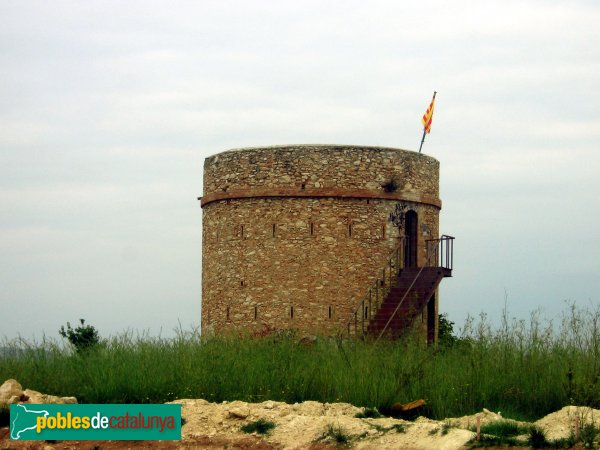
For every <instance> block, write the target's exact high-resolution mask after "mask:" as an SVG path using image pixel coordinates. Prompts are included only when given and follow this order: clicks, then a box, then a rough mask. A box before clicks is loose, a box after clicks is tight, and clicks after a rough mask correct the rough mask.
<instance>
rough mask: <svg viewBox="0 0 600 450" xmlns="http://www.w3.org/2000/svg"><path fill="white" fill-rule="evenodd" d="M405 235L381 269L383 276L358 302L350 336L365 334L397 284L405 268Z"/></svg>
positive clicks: (352, 319) (349, 329)
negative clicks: (372, 319)
mask: <svg viewBox="0 0 600 450" xmlns="http://www.w3.org/2000/svg"><path fill="white" fill-rule="evenodd" d="M405 239H406V238H405V237H401V238H400V242H399V244H398V246H397V247H396V248H395V249H394V250H393V251H392V254H391V255H390V257H389V258H388V259H387V261H386V264H385V266H384V267H383V269H381V272H380V273H381V277H377V279H376V280H375V281H374V282H373V283H372V284H371V286H369V289H368V290H367V293H366V294H365V296H364V297H363V298H362V299H361V300H360V301H359V302H358V305H357V307H356V309H355V310H354V312H353V313H352V317H351V318H350V321H349V322H348V336H356V335H358V334H359V332H360V333H361V334H362V335H364V334H365V332H366V327H367V325H368V323H369V322H370V320H371V318H372V317H375V314H377V310H378V309H379V307H380V306H381V304H382V303H383V300H384V299H385V298H386V296H387V295H388V293H389V292H390V289H392V287H393V286H394V285H395V284H396V281H397V279H398V275H399V274H400V271H401V270H402V269H403V268H404V247H405V245H404V243H405Z"/></svg>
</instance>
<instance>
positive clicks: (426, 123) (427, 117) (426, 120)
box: [421, 92, 436, 133]
mask: <svg viewBox="0 0 600 450" xmlns="http://www.w3.org/2000/svg"><path fill="white" fill-rule="evenodd" d="M435 94H436V92H434V93H433V98H432V99H431V103H430V104H429V108H427V111H425V114H423V118H422V119H421V122H422V123H423V128H424V129H425V133H429V132H430V131H431V121H432V120H433V107H434V106H435Z"/></svg>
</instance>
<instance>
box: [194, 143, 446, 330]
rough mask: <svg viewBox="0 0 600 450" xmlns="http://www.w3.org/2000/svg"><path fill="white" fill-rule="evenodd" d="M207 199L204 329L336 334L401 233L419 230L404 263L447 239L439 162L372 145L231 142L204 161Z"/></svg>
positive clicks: (416, 262) (414, 261)
mask: <svg viewBox="0 0 600 450" xmlns="http://www.w3.org/2000/svg"><path fill="white" fill-rule="evenodd" d="M201 206H202V208H203V234H202V239H203V241H202V333H203V334H206V333H209V334H210V333H216V334H220V333H224V332H226V331H228V330H234V329H248V330H253V329H261V328H263V327H265V326H266V327H269V328H275V329H287V328H293V329H298V330H302V331H303V332H307V333H314V334H334V333H337V332H338V331H340V330H343V329H344V327H345V326H346V325H347V323H348V321H349V320H350V318H351V315H352V314H353V312H354V310H355V309H356V306H357V302H358V301H359V300H360V299H361V297H363V296H364V295H365V292H366V291H367V289H368V288H369V286H370V285H371V284H372V283H373V281H374V280H375V279H376V278H377V276H378V274H379V273H380V269H381V267H382V265H384V264H385V262H386V260H387V259H388V258H389V256H390V254H391V252H392V251H393V250H394V249H395V248H396V247H397V246H398V245H400V244H399V242H400V236H405V235H409V236H411V235H412V236H411V248H412V249H413V250H411V251H409V252H408V253H407V254H406V255H405V258H407V260H406V262H405V264H407V265H411V264H412V265H420V264H422V263H423V262H424V260H425V242H426V240H427V239H435V238H437V237H438V224H439V219H438V217H439V211H440V208H441V201H440V199H439V163H438V161H437V160H435V159H434V158H431V157H429V156H426V155H423V154H419V153H416V152H412V151H406V150H399V149H393V148H380V147H364V146H345V145H289V146H275V147H261V148H245V149H239V150H238V149H236V150H230V151H226V152H223V153H219V154H217V155H214V156H211V157H208V158H206V160H205V163H204V193H203V196H202V198H201ZM399 213H400V214H401V215H402V220H401V221H398V220H397V218H398V214H399ZM435 303H436V307H435V308H434V309H429V311H430V313H431V312H433V311H435V314H436V317H437V298H436V299H435ZM422 320H423V319H422Z"/></svg>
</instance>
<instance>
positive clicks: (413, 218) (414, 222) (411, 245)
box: [404, 211, 419, 267]
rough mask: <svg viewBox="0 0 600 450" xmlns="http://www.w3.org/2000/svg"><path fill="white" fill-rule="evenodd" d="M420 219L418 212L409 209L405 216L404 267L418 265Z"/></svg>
mask: <svg viewBox="0 0 600 450" xmlns="http://www.w3.org/2000/svg"><path fill="white" fill-rule="evenodd" d="M418 221H419V219H418V217H417V213H416V212H414V211H407V213H406V216H405V218H404V230H405V233H406V241H405V244H404V267H417V247H418Z"/></svg>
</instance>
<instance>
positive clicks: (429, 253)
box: [375, 239, 441, 342]
mask: <svg viewBox="0 0 600 450" xmlns="http://www.w3.org/2000/svg"><path fill="white" fill-rule="evenodd" d="M438 241H440V242H441V239H428V240H427V241H425V242H426V249H427V259H426V261H425V264H424V265H423V267H421V268H420V269H419V271H418V272H417V274H416V275H415V278H414V279H413V280H412V283H410V286H409V287H408V289H407V290H406V292H405V293H404V295H403V296H402V299H401V300H400V301H399V302H398V305H396V308H395V309H394V312H393V313H392V314H391V315H390V318H389V319H388V321H387V322H386V324H385V326H384V327H383V330H381V333H379V336H377V339H375V342H377V341H378V340H379V339H381V336H383V334H384V333H385V332H386V331H387V329H388V327H389V326H390V323H391V322H392V320H393V319H394V316H395V315H396V313H397V312H398V310H399V309H400V307H401V306H402V303H404V300H406V297H407V296H408V294H409V293H410V291H411V290H412V288H413V286H414V285H415V283H416V282H417V280H418V279H419V277H420V276H421V273H423V269H425V267H431V266H430V265H429V264H430V261H431V260H432V259H433V257H434V256H436V257H437V242H438ZM432 242H436V245H435V246H433V245H432ZM430 248H434V249H435V250H434V251H430V250H429V249H430Z"/></svg>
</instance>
